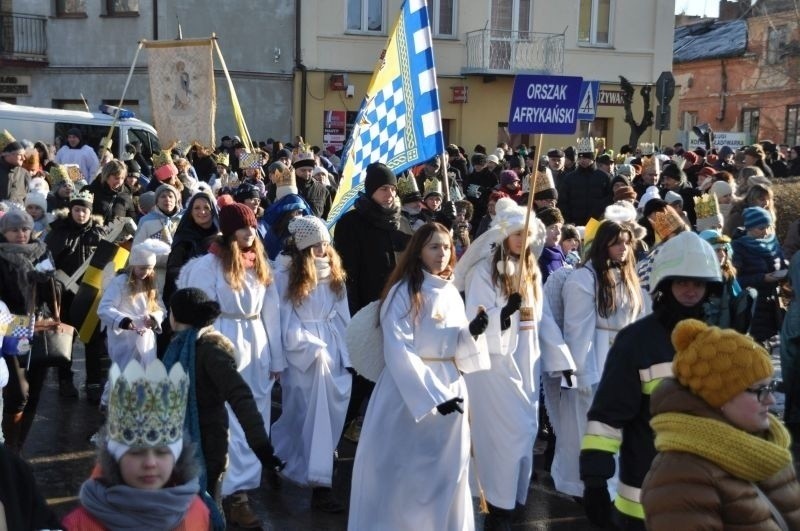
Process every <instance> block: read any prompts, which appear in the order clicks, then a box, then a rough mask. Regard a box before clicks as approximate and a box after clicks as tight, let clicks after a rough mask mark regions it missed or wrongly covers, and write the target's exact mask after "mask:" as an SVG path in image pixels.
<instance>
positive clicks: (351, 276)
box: [333, 195, 411, 315]
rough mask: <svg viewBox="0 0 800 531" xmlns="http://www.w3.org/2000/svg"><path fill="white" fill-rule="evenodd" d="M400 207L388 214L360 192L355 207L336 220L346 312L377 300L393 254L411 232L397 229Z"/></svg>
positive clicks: (391, 266) (335, 239)
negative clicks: (346, 303) (343, 276)
mask: <svg viewBox="0 0 800 531" xmlns="http://www.w3.org/2000/svg"><path fill="white" fill-rule="evenodd" d="M399 220H400V211H399V209H395V210H394V214H390V213H389V212H388V211H387V210H386V209H383V208H382V207H381V206H380V205H378V204H377V203H376V202H375V201H373V200H372V199H371V198H369V197H367V196H366V195H361V196H360V197H359V198H358V199H357V200H356V204H355V208H354V209H353V210H351V211H349V212H347V213H345V214H344V215H343V216H342V217H341V218H340V219H339V221H338V223H337V224H336V229H335V231H334V233H333V245H334V247H335V248H336V251H337V252H338V253H339V255H340V256H341V257H342V264H343V265H344V268H345V271H347V301H348V303H349V306H350V314H351V315H353V314H355V313H356V312H357V311H358V310H360V309H361V308H363V307H364V306H366V305H367V304H369V303H370V302H372V301H374V300H377V299H378V298H379V297H380V295H381V292H382V291H383V286H384V284H386V280H387V279H388V278H389V274H390V273H391V272H392V270H393V269H394V266H395V264H397V256H398V255H399V254H400V253H401V252H403V250H405V248H406V245H407V244H408V241H409V240H410V239H411V236H409V235H408V234H406V233H404V232H401V231H400V230H399V226H400V221H399Z"/></svg>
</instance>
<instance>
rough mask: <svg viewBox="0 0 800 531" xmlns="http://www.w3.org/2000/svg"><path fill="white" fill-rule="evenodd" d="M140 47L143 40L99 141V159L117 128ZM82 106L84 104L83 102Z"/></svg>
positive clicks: (140, 43)
mask: <svg viewBox="0 0 800 531" xmlns="http://www.w3.org/2000/svg"><path fill="white" fill-rule="evenodd" d="M142 46H144V40H141V41H139V45H138V46H137V47H136V53H135V54H134V55H133V62H132V63H131V68H130V70H128V79H126V80H125V86H124V87H123V89H122V96H120V97H119V104H117V108H116V109H115V110H114V117H113V119H112V120H111V126H110V127H109V128H108V133H106V136H105V138H103V140H101V141H100V158H101V159H102V158H103V154H104V153H105V152H106V149H108V148H107V147H106V146H108V147H111V146H109V144H108V142H109V140H111V137H112V135H113V134H114V128H115V127H116V126H117V122H119V112H120V110H121V109H122V103H123V102H124V101H125V94H127V93H128V86H129V85H130V84H131V78H132V77H133V69H134V68H136V60H137V59H138V58H139V52H140V51H142ZM84 104H86V101H85V100H84ZM87 110H88V109H87ZM112 153H113V152H112ZM86 178H87V179H89V180H91V179H94V175H87V176H86Z"/></svg>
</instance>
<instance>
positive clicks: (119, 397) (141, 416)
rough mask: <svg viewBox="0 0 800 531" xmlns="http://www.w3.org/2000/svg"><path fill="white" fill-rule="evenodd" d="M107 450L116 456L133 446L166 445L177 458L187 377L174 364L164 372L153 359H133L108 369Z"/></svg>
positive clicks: (179, 451) (181, 368) (181, 442)
mask: <svg viewBox="0 0 800 531" xmlns="http://www.w3.org/2000/svg"><path fill="white" fill-rule="evenodd" d="M109 381H110V382H111V393H110V397H109V401H108V419H107V421H106V425H107V430H108V450H109V452H111V454H112V455H113V456H114V457H115V458H116V459H117V461H119V459H120V458H121V457H122V456H123V455H124V454H125V452H127V451H128V450H130V449H132V448H158V447H163V446H168V447H169V449H170V450H171V451H172V453H173V455H174V456H175V460H176V461H177V459H178V457H179V456H180V453H181V449H182V448H183V423H184V417H185V415H186V403H187V398H188V395H189V377H188V375H187V374H186V371H184V370H183V366H182V365H181V364H180V363H176V364H175V365H173V366H172V368H171V369H170V370H169V372H167V369H166V367H165V366H164V364H163V363H162V362H161V361H160V360H158V359H155V360H153V361H151V362H150V363H148V364H147V367H142V365H141V364H140V363H139V362H138V361H137V360H132V361H130V362H129V363H128V365H126V367H125V370H121V369H120V368H119V365H117V364H116V363H115V364H114V365H113V366H112V367H111V371H110V372H109Z"/></svg>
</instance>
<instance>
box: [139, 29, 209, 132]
mask: <svg viewBox="0 0 800 531" xmlns="http://www.w3.org/2000/svg"><path fill="white" fill-rule="evenodd" d="M144 46H145V47H146V48H147V50H148V60H147V65H148V66H147V68H148V74H149V78H150V102H151V106H152V113H153V125H155V128H156V129H157V130H158V137H159V140H160V141H161V145H163V146H169V145H171V144H173V143H175V142H179V141H182V142H184V143H188V144H191V143H193V142H197V143H198V144H200V145H203V146H213V145H214V114H215V112H216V91H215V86H214V60H213V57H212V49H213V40H212V39H185V40H178V41H146V42H145V43H144Z"/></svg>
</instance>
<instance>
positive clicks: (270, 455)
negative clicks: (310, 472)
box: [253, 443, 286, 472]
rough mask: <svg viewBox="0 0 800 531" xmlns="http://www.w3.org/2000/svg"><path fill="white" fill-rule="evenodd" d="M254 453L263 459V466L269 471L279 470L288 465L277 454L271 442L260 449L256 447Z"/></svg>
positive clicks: (259, 458) (260, 459)
mask: <svg viewBox="0 0 800 531" xmlns="http://www.w3.org/2000/svg"><path fill="white" fill-rule="evenodd" d="M253 453H254V454H256V457H258V460H259V461H261V466H262V467H264V468H265V469H267V470H269V471H273V472H279V471H281V470H283V467H285V466H286V462H285V461H281V458H280V457H278V456H277V455H275V450H274V449H273V448H272V444H270V443H267V444H266V445H265V446H262V447H260V448H258V449H254V450H253Z"/></svg>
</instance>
